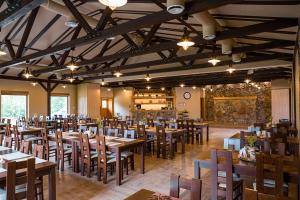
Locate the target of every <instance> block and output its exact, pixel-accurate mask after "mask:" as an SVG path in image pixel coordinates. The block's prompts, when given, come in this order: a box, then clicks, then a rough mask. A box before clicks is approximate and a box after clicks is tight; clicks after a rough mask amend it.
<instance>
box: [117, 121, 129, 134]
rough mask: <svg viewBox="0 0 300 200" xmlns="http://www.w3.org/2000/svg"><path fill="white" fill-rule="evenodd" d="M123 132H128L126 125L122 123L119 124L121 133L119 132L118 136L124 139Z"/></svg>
mask: <svg viewBox="0 0 300 200" xmlns="http://www.w3.org/2000/svg"><path fill="white" fill-rule="evenodd" d="M125 130H128V124H126V123H124V122H122V123H121V131H120V133H119V135H120V136H121V137H124V131H125Z"/></svg>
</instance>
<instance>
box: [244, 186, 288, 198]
mask: <svg viewBox="0 0 300 200" xmlns="http://www.w3.org/2000/svg"><path fill="white" fill-rule="evenodd" d="M244 193H245V195H244V197H245V200H277V199H278V198H277V197H276V196H274V195H269V194H263V193H258V192H257V191H256V190H252V189H249V188H245V192H244ZM284 199H285V200H288V199H290V198H284Z"/></svg>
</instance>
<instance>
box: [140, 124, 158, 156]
mask: <svg viewBox="0 0 300 200" xmlns="http://www.w3.org/2000/svg"><path fill="white" fill-rule="evenodd" d="M137 138H139V139H143V140H145V141H146V148H147V150H148V152H150V153H151V152H152V153H153V154H154V143H155V139H154V137H153V136H151V137H148V135H147V133H146V128H145V125H139V124H138V125H137Z"/></svg>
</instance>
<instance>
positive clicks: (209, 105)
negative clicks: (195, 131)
mask: <svg viewBox="0 0 300 200" xmlns="http://www.w3.org/2000/svg"><path fill="white" fill-rule="evenodd" d="M258 86H259V87H260V89H258V88H257V87H254V86H252V85H250V84H244V83H243V84H230V85H218V86H213V87H212V90H210V88H207V89H206V91H205V116H206V120H208V121H215V114H214V111H215V105H214V98H215V97H243V96H244V97H246V96H256V97H257V99H256V109H255V112H254V114H255V115H256V121H257V122H268V121H269V119H270V116H271V84H270V83H269V82H268V83H258ZM248 106H253V105H252V104H251V105H248ZM240 112H241V111H240ZM232 120H233V119H231V120H230V121H232ZM218 123H219V122H218ZM248 123H249V124H251V121H249V122H248Z"/></svg>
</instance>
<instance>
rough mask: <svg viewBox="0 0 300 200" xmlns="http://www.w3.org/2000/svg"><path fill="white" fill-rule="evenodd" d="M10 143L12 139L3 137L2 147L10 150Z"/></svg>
mask: <svg viewBox="0 0 300 200" xmlns="http://www.w3.org/2000/svg"><path fill="white" fill-rule="evenodd" d="M12 143H13V139H12V137H10V136H5V137H4V141H3V146H4V147H8V148H12Z"/></svg>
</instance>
